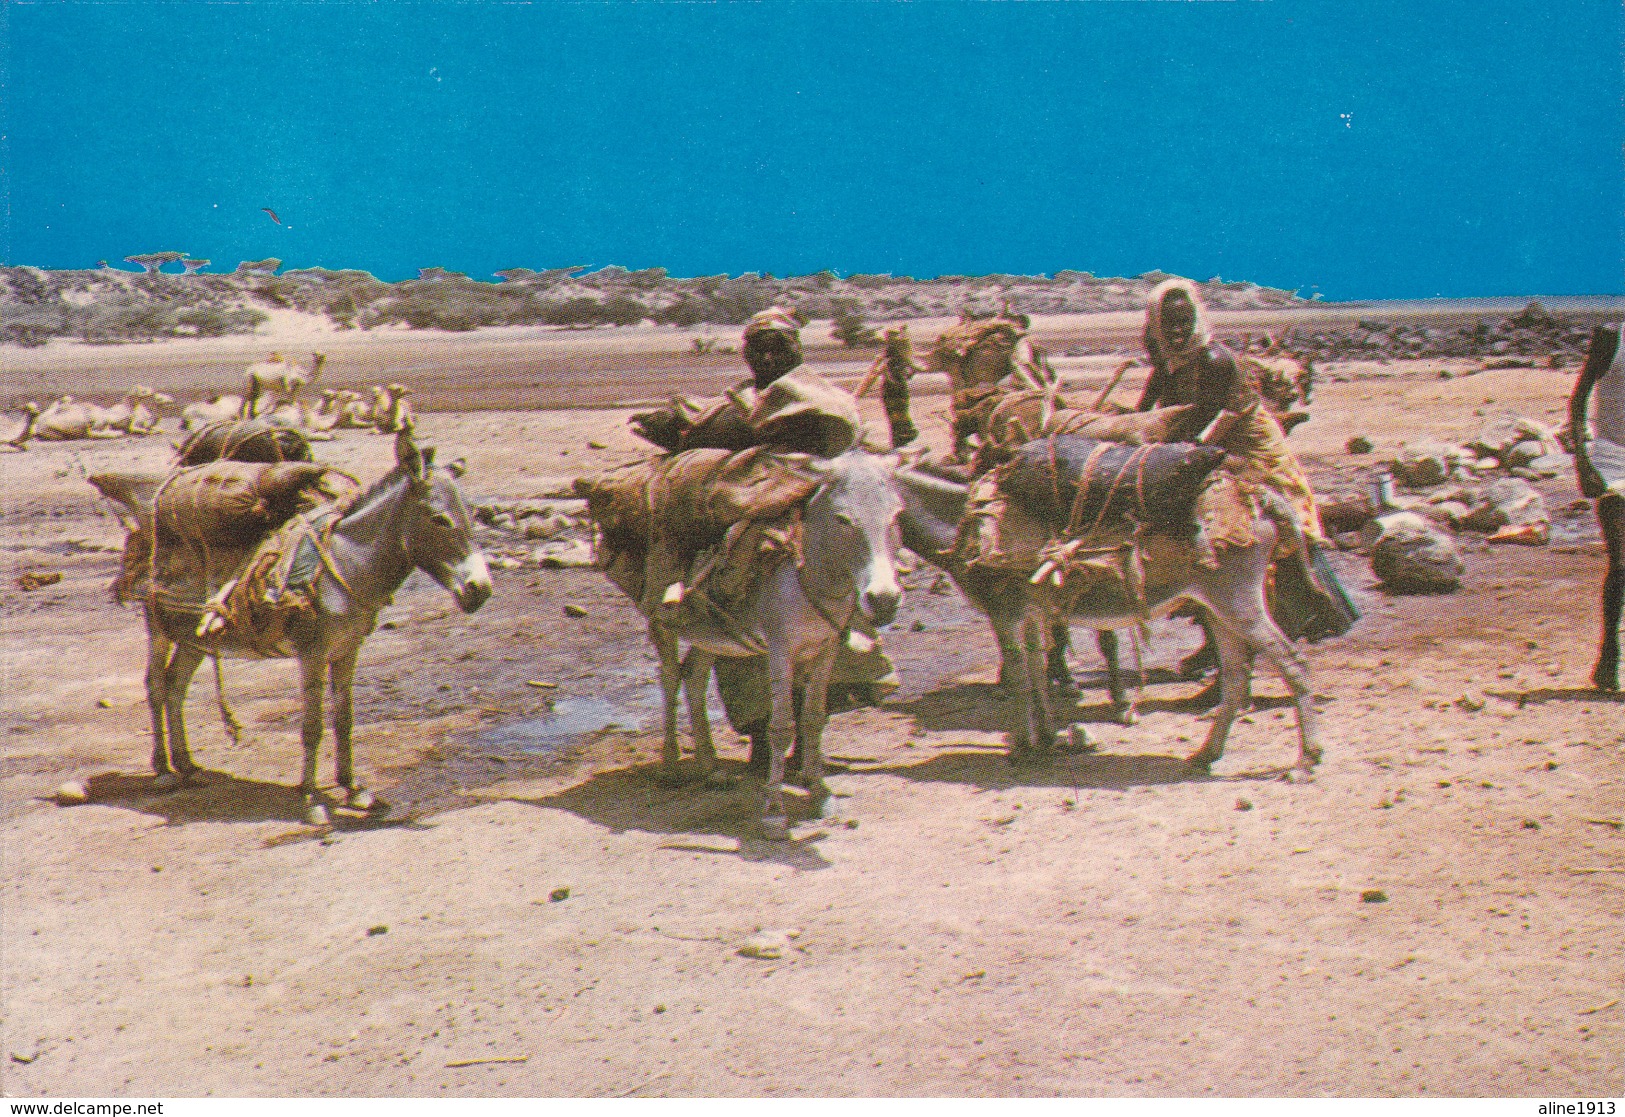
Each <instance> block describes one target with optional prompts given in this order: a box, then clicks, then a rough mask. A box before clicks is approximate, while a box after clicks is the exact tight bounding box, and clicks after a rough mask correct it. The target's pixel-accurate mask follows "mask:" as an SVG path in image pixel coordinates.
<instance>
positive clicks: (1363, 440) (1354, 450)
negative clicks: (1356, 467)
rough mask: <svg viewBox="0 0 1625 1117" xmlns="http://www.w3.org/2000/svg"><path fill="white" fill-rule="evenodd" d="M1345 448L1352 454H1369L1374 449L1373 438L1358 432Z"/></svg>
mask: <svg viewBox="0 0 1625 1117" xmlns="http://www.w3.org/2000/svg"><path fill="white" fill-rule="evenodd" d="M1343 448H1344V449H1345V450H1347V451H1348V452H1349V453H1351V454H1369V453H1371V451H1372V450H1373V449H1374V447H1373V446H1372V445H1371V440H1370V439H1369V438H1367V437H1366V436H1365V435H1363V434H1357V435H1355V436H1354V437H1353V438H1351V439H1349V440H1348V442H1347V443H1346V444H1345V445H1344V447H1343Z"/></svg>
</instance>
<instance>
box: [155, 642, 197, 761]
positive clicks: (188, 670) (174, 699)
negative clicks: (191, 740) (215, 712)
mask: <svg viewBox="0 0 1625 1117" xmlns="http://www.w3.org/2000/svg"><path fill="white" fill-rule="evenodd" d="M203 658H204V657H203V653H202V652H200V651H198V650H197V649H196V648H193V647H189V646H188V645H186V644H177V645H175V651H174V653H173V654H172V655H171V656H170V657H169V666H168V668H167V669H166V670H165V671H164V719H165V720H166V721H167V722H168V723H169V763H170V764H171V766H173V768H174V770H175V773H176V774H177V775H178V776H179V777H180V781H181V782H182V783H185V782H186V781H187V780H189V779H190V778H191V776H192V773H193V772H196V771H197V765H196V764H194V763H192V753H191V750H190V749H189V748H188V747H187V744H186V691H187V689H188V688H189V687H190V686H191V685H192V676H193V675H195V674H197V669H198V665H199V664H201V663H202V662H203Z"/></svg>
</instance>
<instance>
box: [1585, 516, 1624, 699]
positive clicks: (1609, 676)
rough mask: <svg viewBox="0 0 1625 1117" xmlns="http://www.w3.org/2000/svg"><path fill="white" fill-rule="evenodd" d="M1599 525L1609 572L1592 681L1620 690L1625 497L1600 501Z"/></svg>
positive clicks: (1595, 683)
mask: <svg viewBox="0 0 1625 1117" xmlns="http://www.w3.org/2000/svg"><path fill="white" fill-rule="evenodd" d="M1597 522H1598V523H1599V524H1601V525H1602V539H1603V545H1604V546H1606V547H1607V548H1608V573H1607V574H1606V575H1604V576H1603V580H1602V643H1601V645H1600V646H1599V648H1598V651H1597V666H1596V668H1595V669H1594V670H1593V671H1592V672H1591V681H1592V683H1593V684H1594V685H1595V686H1596V688H1597V689H1598V690H1618V689H1619V622H1620V615H1621V613H1622V612H1625V498H1621V497H1617V496H1605V497H1603V498H1602V499H1601V500H1599V501H1597Z"/></svg>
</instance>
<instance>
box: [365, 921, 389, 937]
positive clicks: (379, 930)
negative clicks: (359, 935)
mask: <svg viewBox="0 0 1625 1117" xmlns="http://www.w3.org/2000/svg"><path fill="white" fill-rule="evenodd" d="M387 934H389V928H388V927H386V926H385V925H384V924H382V923H380V924H378V925H377V926H375V927H368V928H367V937H368V938H369V939H371V938H376V937H378V936H379V935H387Z"/></svg>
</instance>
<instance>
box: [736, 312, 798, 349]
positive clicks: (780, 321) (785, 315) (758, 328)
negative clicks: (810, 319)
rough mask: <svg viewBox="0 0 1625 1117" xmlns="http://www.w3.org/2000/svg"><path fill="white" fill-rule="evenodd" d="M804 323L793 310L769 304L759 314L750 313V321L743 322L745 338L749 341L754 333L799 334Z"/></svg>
mask: <svg viewBox="0 0 1625 1117" xmlns="http://www.w3.org/2000/svg"><path fill="white" fill-rule="evenodd" d="M804 325H806V323H805V322H803V321H802V320H801V318H800V317H799V316H798V315H797V314H796V312H795V311H793V310H786V309H785V308H784V307H782V306H770V307H768V308H767V309H766V310H764V311H762V312H761V313H760V314H753V315H751V318H750V321H748V322H746V323H745V340H746V341H749V340H750V339H751V337H752V336H754V335H755V334H765V333H780V334H799V333H800V331H801V327H802V326H804Z"/></svg>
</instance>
